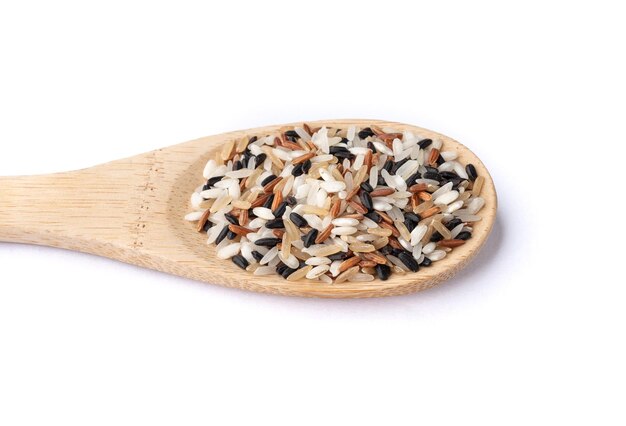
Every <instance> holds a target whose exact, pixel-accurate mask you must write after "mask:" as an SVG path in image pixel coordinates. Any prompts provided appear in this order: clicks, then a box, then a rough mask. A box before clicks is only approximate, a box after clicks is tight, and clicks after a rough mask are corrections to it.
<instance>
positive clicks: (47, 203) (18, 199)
mask: <svg viewBox="0 0 626 426" xmlns="http://www.w3.org/2000/svg"><path fill="white" fill-rule="evenodd" d="M112 168H113V167H112V166H111V165H106V166H97V167H94V168H91V169H86V170H81V171H75V172H67V173H57V174H51V175H38V176H18V177H1V178H0V241H4V242H16V243H27V244H38V245H47V246H53V247H61V248H67V249H71V250H79V251H84V252H91V253H94V252H98V251H99V250H98V246H100V245H101V243H113V244H119V245H122V246H128V245H129V244H130V245H132V241H133V235H136V232H135V233H134V234H133V229H132V228H133V226H134V224H133V223H131V222H132V217H133V215H131V214H130V211H131V209H133V208H137V206H136V202H135V200H133V189H134V188H133V187H132V184H130V183H129V180H128V174H129V173H131V172H132V171H131V170H130V169H129V170H127V172H126V173H123V170H122V169H121V168H120V165H116V166H115V167H114V169H115V170H111V169H112ZM136 171H137V170H135V172H136ZM135 192H136V191H135ZM135 198H136V197H135ZM135 216H136V215H135ZM98 254H102V253H98Z"/></svg>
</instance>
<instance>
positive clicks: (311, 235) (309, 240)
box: [266, 225, 319, 248]
mask: <svg viewBox="0 0 626 426" xmlns="http://www.w3.org/2000/svg"><path fill="white" fill-rule="evenodd" d="M266 226H267V225H266ZM318 234H319V231H318V230H317V229H315V228H312V229H311V230H310V231H309V232H307V233H306V234H305V235H304V236H302V242H303V243H304V247H306V248H309V247H311V245H313V243H315V239H316V238H317V235H318Z"/></svg>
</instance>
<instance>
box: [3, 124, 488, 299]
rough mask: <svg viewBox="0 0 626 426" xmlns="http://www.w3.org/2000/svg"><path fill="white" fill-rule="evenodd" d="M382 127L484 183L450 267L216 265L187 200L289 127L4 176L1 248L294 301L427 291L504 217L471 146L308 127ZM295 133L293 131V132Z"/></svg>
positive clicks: (442, 262)
mask: <svg viewBox="0 0 626 426" xmlns="http://www.w3.org/2000/svg"><path fill="white" fill-rule="evenodd" d="M351 124H356V125H358V126H361V127H363V126H365V125H377V126H379V127H385V126H389V127H394V128H397V129H400V130H404V129H409V130H413V131H418V132H420V134H425V135H428V136H429V137H438V138H442V139H443V142H444V146H445V149H446V150H456V151H457V153H458V156H459V160H460V161H461V162H462V163H463V164H467V163H472V164H474V165H475V166H476V170H477V171H478V174H479V175H482V176H484V177H485V183H484V186H483V190H482V197H483V198H484V199H485V201H486V204H485V207H484V208H483V209H482V210H481V212H480V215H481V216H482V220H481V221H480V222H476V223H475V224H474V232H473V234H472V235H473V236H472V238H471V239H470V240H468V241H467V243H466V244H465V245H463V246H461V247H458V248H456V249H454V251H453V252H451V253H450V254H449V255H448V256H446V257H445V258H444V259H442V260H440V261H438V262H434V263H433V265H432V266H431V267H428V268H422V269H421V270H420V271H419V272H417V273H407V274H403V275H400V274H393V275H392V276H391V277H390V279H389V280H388V281H381V280H379V279H376V280H374V281H371V282H355V283H350V282H344V283H341V284H332V285H327V284H322V283H318V282H310V281H306V280H304V281H301V282H289V281H286V280H284V279H283V278H281V277H279V276H278V275H276V276H255V275H252V274H250V273H248V272H245V271H242V270H241V269H239V268H237V267H236V266H235V265H234V264H232V262H230V261H227V260H219V259H217V258H216V257H215V247H214V246H207V245H206V235H205V234H204V233H198V232H196V230H195V228H196V224H195V223H190V222H186V221H185V220H183V217H184V216H185V214H186V213H187V212H188V211H189V196H190V194H191V193H192V192H193V191H194V189H195V188H196V187H197V185H198V184H199V182H200V181H201V180H202V170H203V167H204V165H205V163H206V162H207V160H208V159H209V158H211V157H212V155H213V154H214V152H215V150H216V149H219V148H220V146H221V145H222V144H223V143H225V142H226V141H230V140H233V139H239V138H241V137H242V136H244V135H250V136H252V135H265V134H268V133H271V132H275V131H278V129H280V128H281V127H283V126H284V125H279V126H267V127H261V128H257V129H250V130H242V131H236V132H230V133H224V134H221V135H216V136H209V137H205V138H200V139H197V140H193V141H190V142H186V143H182V144H179V145H174V146H170V147H168V148H163V149H158V150H156V151H152V152H149V153H146V154H142V155H138V156H136V157H132V158H127V159H123V160H118V161H113V162H111V163H107V164H103V165H99V166H95V167H92V168H89V169H85V170H79V171H73V172H67V173H58V174H52V175H42V176H22V177H3V178H0V241H5V242H15V243H27V244H38V245H46V246H52V247H60V248H65V249H69V250H77V251H81V252H86V253H93V254H96V255H100V256H104V257H109V258H112V259H117V260H120V261H122V262H126V263H131V264H135V265H139V266H143V267H146V268H151V269H156V270H158V271H163V272H168V273H171V274H175V275H180V276H183V277H187V278H191V279H195V280H200V281H205V282H209V283H215V284H220V285H224V286H227V287H236V288H241V289H245V290H252V291H258V292H264V293H276V294H283V295H290V296H312V297H327V298H355V297H378V296H391V295H401V294H407V293H411V292H415V291H420V290H424V289H427V288H430V287H432V286H434V285H435V284H437V283H439V282H441V281H444V280H446V279H448V278H450V277H452V276H453V275H454V274H456V273H457V272H458V271H459V270H461V269H462V268H463V267H464V266H465V265H466V264H467V263H468V262H469V261H470V260H471V259H472V258H473V257H474V256H475V255H476V254H477V253H478V251H479V249H480V248H481V247H482V245H483V244H484V243H485V240H486V239H487V236H488V234H489V232H490V231H491V228H492V226H493V223H494V220H495V215H496V206H497V200H496V192H495V188H494V185H493V181H492V179H491V177H490V176H489V173H488V171H487V169H486V168H485V166H484V165H483V163H482V162H481V161H480V160H479V159H478V158H477V157H476V156H475V155H474V154H473V153H472V152H471V151H470V150H469V149H467V148H466V147H465V146H463V145H461V144H460V143H458V142H456V141H454V140H452V139H450V138H448V137H446V136H443V135H441V134H438V133H435V132H432V131H429V130H425V129H421V128H418V127H415V126H411V125H407V124H400V123H393V122H386V121H380V120H327V121H321V122H314V123H310V125H311V126H312V127H317V126H322V125H327V126H333V127H340V128H341V127H344V128H345V127H346V126H348V125H351ZM292 125H293V124H292Z"/></svg>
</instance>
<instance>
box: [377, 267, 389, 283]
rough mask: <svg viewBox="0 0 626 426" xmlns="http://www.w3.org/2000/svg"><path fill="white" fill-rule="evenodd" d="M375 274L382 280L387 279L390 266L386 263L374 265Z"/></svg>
mask: <svg viewBox="0 0 626 426" xmlns="http://www.w3.org/2000/svg"><path fill="white" fill-rule="evenodd" d="M375 269H376V275H378V278H380V279H381V280H383V281H387V279H389V276H390V275H391V268H390V267H389V266H387V265H380V264H379V265H376V268H375Z"/></svg>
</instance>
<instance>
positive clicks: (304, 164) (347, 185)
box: [185, 124, 485, 284]
mask: <svg viewBox="0 0 626 426" xmlns="http://www.w3.org/2000/svg"><path fill="white" fill-rule="evenodd" d="M203 176H204V181H203V184H202V185H200V186H199V187H198V188H197V189H196V191H195V192H194V193H193V194H192V195H191V207H192V209H193V211H192V212H191V213H189V214H187V215H186V217H185V219H186V220H188V221H191V222H197V230H198V231H199V232H206V233H207V235H208V244H216V253H217V257H218V258H220V259H231V260H232V262H233V263H234V264H235V265H237V266H239V267H240V268H242V269H245V270H246V271H248V272H250V273H253V274H255V275H273V274H278V275H280V276H282V277H283V278H286V279H287V280H290V281H295V280H305V279H306V280H310V281H317V282H322V283H327V284H330V283H333V282H334V283H341V282H345V281H350V282H355V281H356V282H359V281H372V280H374V279H375V277H378V278H380V279H382V280H386V279H388V278H389V276H390V275H391V274H393V273H396V274H405V273H409V272H418V271H419V269H420V268H422V267H428V266H430V265H431V264H432V263H433V262H436V261H439V260H441V259H443V258H444V257H445V256H446V255H448V253H449V252H451V251H452V250H453V249H454V248H455V247H459V246H461V245H463V244H464V243H465V241H466V240H468V239H469V238H471V236H472V231H473V229H472V226H471V224H472V223H473V222H476V221H479V220H480V219H481V218H480V216H479V215H478V212H479V211H480V209H481V208H482V207H483V206H484V204H485V200H484V199H483V198H481V197H480V192H481V188H482V186H483V183H484V177H482V176H477V172H476V169H475V167H474V166H473V165H471V164H467V165H462V164H461V163H459V162H458V161H457V153H456V152H455V151H454V150H448V151H447V150H446V146H444V145H443V143H442V141H441V140H439V139H434V140H432V139H427V138H421V137H420V135H418V134H415V133H413V132H410V131H404V132H399V131H397V130H395V129H390V128H377V127H375V126H370V127H365V128H357V127H355V126H350V127H348V128H345V129H338V128H327V127H321V128H314V129H311V128H310V127H309V126H308V125H306V124H304V125H303V126H302V127H295V128H285V129H281V131H279V132H276V133H275V134H270V135H260V136H253V137H244V138H242V139H240V140H236V141H235V140H233V141H230V142H228V143H226V144H225V145H224V146H223V148H222V149H221V151H220V152H218V153H217V155H216V156H215V158H213V159H211V160H209V161H208V163H207V164H206V167H205V168H204V172H203Z"/></svg>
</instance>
